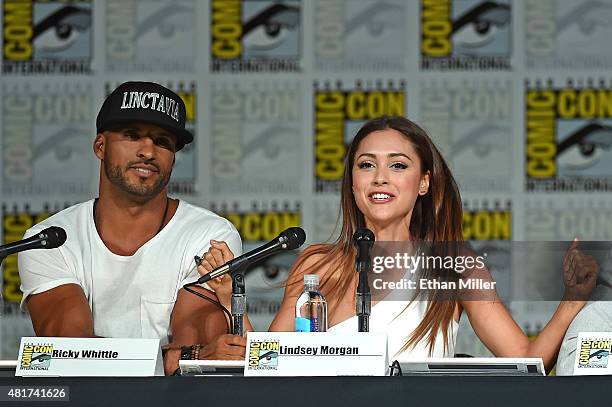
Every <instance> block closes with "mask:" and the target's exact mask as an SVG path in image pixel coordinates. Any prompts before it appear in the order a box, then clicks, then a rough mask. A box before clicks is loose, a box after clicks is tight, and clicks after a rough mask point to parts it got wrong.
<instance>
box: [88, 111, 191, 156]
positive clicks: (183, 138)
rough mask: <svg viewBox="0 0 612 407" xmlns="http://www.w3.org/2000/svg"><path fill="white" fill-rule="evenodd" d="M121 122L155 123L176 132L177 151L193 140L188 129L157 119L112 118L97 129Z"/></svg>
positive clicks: (105, 128)
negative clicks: (172, 125)
mask: <svg viewBox="0 0 612 407" xmlns="http://www.w3.org/2000/svg"><path fill="white" fill-rule="evenodd" d="M121 123H148V124H153V125H155V126H158V127H161V128H162V129H164V130H166V131H167V132H169V133H170V134H174V135H175V136H176V151H180V150H182V149H183V147H185V145H187V144H189V143H191V142H193V135H192V134H191V133H190V132H189V131H188V130H185V129H180V128H176V127H171V126H168V125H166V124H165V123H162V122H158V121H157V120H134V119H132V120H128V119H121V120H112V121H108V122H106V123H104V127H103V128H100V129H98V130H97V131H98V132H102V131H105V130H107V129H108V128H109V127H112V126H115V125H117V124H121Z"/></svg>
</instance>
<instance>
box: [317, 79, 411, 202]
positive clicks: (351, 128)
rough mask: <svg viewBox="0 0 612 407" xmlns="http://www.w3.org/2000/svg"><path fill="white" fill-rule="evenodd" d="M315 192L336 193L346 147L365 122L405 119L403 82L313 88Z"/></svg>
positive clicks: (329, 85) (358, 83) (362, 82)
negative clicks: (393, 117) (389, 117)
mask: <svg viewBox="0 0 612 407" xmlns="http://www.w3.org/2000/svg"><path fill="white" fill-rule="evenodd" d="M314 104H315V106H314V122H315V123H314V131H315V134H314V166H315V174H314V175H315V192H321V193H338V192H340V182H341V179H342V174H343V172H344V157H345V155H346V150H347V145H348V144H349V143H350V142H351V140H352V139H353V136H355V133H357V131H358V130H359V128H360V127H361V126H362V125H363V124H364V123H365V122H366V121H367V120H370V119H373V118H376V117H380V116H383V115H392V116H405V113H406V91H405V83H404V82H403V81H394V80H385V81H383V80H375V81H361V80H358V81H357V82H355V84H353V85H349V86H345V85H344V84H343V83H342V82H341V81H338V82H336V83H333V84H332V83H330V82H325V83H319V82H315V85H314Z"/></svg>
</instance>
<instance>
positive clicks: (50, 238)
mask: <svg viewBox="0 0 612 407" xmlns="http://www.w3.org/2000/svg"><path fill="white" fill-rule="evenodd" d="M40 234H41V235H44V239H45V240H46V244H45V249H55V248H56V247H60V246H61V245H63V244H64V242H65V241H66V231H65V230H64V229H62V228H60V227H59V226H51V227H49V228H47V229H45V230H43V231H41V232H40Z"/></svg>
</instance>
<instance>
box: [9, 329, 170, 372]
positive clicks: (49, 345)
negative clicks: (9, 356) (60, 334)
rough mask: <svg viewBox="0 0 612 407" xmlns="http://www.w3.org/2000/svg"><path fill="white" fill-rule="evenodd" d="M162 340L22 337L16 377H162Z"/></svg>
mask: <svg viewBox="0 0 612 407" xmlns="http://www.w3.org/2000/svg"><path fill="white" fill-rule="evenodd" d="M163 375H164V367H163V362H162V355H161V351H160V347H159V339H118V338H46V337H23V338H21V345H20V346H19V357H18V359H17V369H16V370H15V376H163Z"/></svg>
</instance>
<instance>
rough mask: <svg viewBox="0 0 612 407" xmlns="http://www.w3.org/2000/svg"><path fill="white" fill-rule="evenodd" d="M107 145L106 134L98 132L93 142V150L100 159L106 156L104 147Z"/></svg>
mask: <svg viewBox="0 0 612 407" xmlns="http://www.w3.org/2000/svg"><path fill="white" fill-rule="evenodd" d="M105 146H106V136H105V135H104V134H102V133H98V134H97V135H96V138H95V139H94V143H93V151H94V154H95V155H96V157H98V159H99V160H100V161H102V159H103V158H104V148H105Z"/></svg>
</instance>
